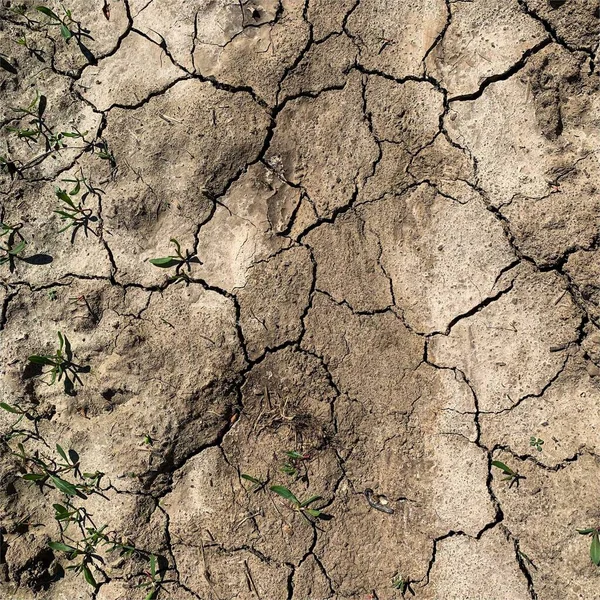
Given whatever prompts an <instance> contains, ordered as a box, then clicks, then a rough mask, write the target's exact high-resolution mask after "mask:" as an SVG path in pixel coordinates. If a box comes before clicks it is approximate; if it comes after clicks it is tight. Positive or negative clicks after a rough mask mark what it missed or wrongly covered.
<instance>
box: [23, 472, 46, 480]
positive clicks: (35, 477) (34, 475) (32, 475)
mask: <svg viewBox="0 0 600 600" xmlns="http://www.w3.org/2000/svg"><path fill="white" fill-rule="evenodd" d="M23 479H24V480H25V481H42V480H43V479H46V475H41V474H40V473H27V474H26V475H23Z"/></svg>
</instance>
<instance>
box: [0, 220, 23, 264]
mask: <svg viewBox="0 0 600 600" xmlns="http://www.w3.org/2000/svg"><path fill="white" fill-rule="evenodd" d="M21 227H22V224H21V223H18V224H17V225H8V224H7V223H1V222H0V240H5V242H4V243H3V244H0V265H3V264H6V263H8V267H9V270H10V272H11V273H12V272H13V271H14V270H15V269H16V261H17V260H19V259H21V260H23V257H21V256H19V255H20V254H21V253H22V252H23V250H24V249H25V246H26V245H27V242H26V241H25V238H24V237H23V236H22V235H21V233H20V231H19V230H20V229H21Z"/></svg>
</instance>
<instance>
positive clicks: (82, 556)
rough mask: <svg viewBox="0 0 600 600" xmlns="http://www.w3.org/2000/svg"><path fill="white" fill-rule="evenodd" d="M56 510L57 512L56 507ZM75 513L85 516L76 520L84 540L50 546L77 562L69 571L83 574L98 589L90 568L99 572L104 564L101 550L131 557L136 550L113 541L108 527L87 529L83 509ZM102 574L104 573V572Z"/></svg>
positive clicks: (50, 543) (90, 527)
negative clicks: (105, 549)
mask: <svg viewBox="0 0 600 600" xmlns="http://www.w3.org/2000/svg"><path fill="white" fill-rule="evenodd" d="M62 508H64V509H65V510H66V511H68V509H67V508H66V507H61V509H62ZM55 510H57V508H56V506H55ZM57 512H58V510H57ZM71 512H73V511H71ZM75 512H76V513H77V514H78V515H81V514H83V518H82V519H81V520H79V521H78V520H77V518H76V522H77V523H78V525H79V527H80V529H81V530H82V531H83V532H84V534H85V535H84V537H83V539H81V540H80V541H77V542H74V541H71V540H68V541H71V543H65V542H48V546H50V548H52V550H56V551H59V552H64V553H65V554H66V555H67V558H68V559H69V560H77V561H78V562H77V564H75V565H69V566H68V567H67V569H69V570H73V571H75V573H81V574H82V575H83V578H84V579H85V581H86V582H87V583H89V584H90V585H91V586H92V587H94V588H97V587H98V583H97V582H96V578H95V577H94V575H93V573H92V570H91V568H90V567H91V566H93V567H95V569H97V570H99V565H103V564H104V559H103V558H102V556H100V555H99V554H98V552H99V551H100V549H101V548H102V547H103V546H109V547H108V549H107V551H108V552H116V551H118V552H119V556H125V557H129V556H131V555H132V554H133V553H134V552H135V551H136V548H135V547H134V546H131V545H129V544H122V543H120V542H117V541H115V540H114V539H111V538H110V537H109V536H108V535H107V534H106V533H105V530H106V528H107V527H108V526H107V525H103V526H102V527H100V528H99V529H97V528H96V527H95V526H93V525H91V526H87V527H86V526H85V525H84V522H85V521H86V520H87V519H86V516H87V512H86V511H83V512H81V509H80V512H78V511H75ZM59 514H66V513H59ZM100 572H101V573H102V571H100Z"/></svg>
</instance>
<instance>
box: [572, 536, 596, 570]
mask: <svg viewBox="0 0 600 600" xmlns="http://www.w3.org/2000/svg"><path fill="white" fill-rule="evenodd" d="M577 533H580V534H581V535H589V536H592V543H591V544H590V558H591V559H592V562H593V563H594V564H595V565H596V566H597V567H598V566H600V527H589V528H588V529H578V530H577Z"/></svg>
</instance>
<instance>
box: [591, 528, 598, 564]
mask: <svg viewBox="0 0 600 600" xmlns="http://www.w3.org/2000/svg"><path fill="white" fill-rule="evenodd" d="M590 558H591V559H592V562H593V563H594V564H595V565H596V566H600V537H598V531H594V533H593V534H592V544H591V545H590Z"/></svg>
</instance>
